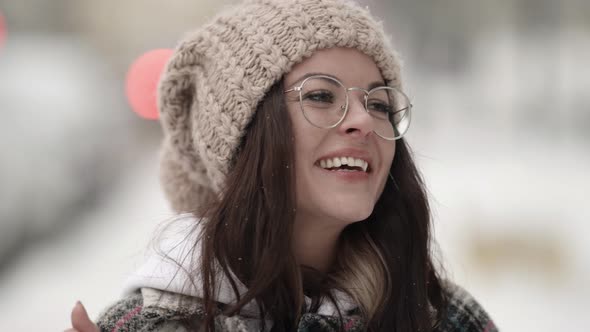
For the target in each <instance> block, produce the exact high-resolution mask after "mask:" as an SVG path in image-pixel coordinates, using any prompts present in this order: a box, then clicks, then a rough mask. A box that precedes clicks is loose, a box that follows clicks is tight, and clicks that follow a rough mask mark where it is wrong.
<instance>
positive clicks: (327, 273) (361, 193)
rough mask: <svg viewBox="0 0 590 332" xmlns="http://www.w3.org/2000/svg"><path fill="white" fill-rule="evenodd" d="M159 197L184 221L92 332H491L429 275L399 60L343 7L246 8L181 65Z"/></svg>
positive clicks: (196, 40)
mask: <svg viewBox="0 0 590 332" xmlns="http://www.w3.org/2000/svg"><path fill="white" fill-rule="evenodd" d="M159 109H160V112H161V120H162V124H163V128H164V132H165V140H164V144H163V154H162V169H161V171H162V174H161V175H162V183H163V186H164V190H165V192H166V194H167V197H168V198H169V200H170V202H171V204H172V206H173V208H174V209H175V210H176V211H178V212H179V213H182V214H180V215H179V217H178V218H177V219H176V220H175V221H173V222H172V223H171V226H170V228H169V229H168V230H166V231H165V232H163V236H162V242H161V245H160V247H159V249H158V250H157V252H155V253H153V254H152V256H151V257H150V258H149V259H148V261H147V263H146V265H145V266H144V267H142V268H141V269H140V270H139V271H138V272H137V273H135V274H134V275H133V276H132V277H131V278H130V280H129V282H128V284H127V286H126V294H127V295H126V297H124V298H123V299H122V300H120V301H119V302H117V303H116V304H114V305H113V306H112V307H110V308H108V309H107V310H105V311H104V312H103V314H102V315H101V317H100V318H99V319H98V322H97V325H98V326H97V325H94V324H93V323H92V322H91V321H90V320H89V319H88V317H87V315H86V314H85V311H84V309H83V307H82V306H81V305H76V307H75V308H74V311H73V314H72V316H73V317H72V320H73V327H74V328H75V329H76V330H78V331H82V332H86V331H98V330H99V328H100V331H201V330H205V331H261V330H262V331H495V330H496V328H495V326H494V324H493V323H492V321H491V320H490V319H489V317H488V316H487V314H486V313H485V312H484V311H483V309H482V308H481V307H480V306H479V305H478V304H477V302H475V300H473V299H472V298H471V297H470V296H469V294H467V293H466V292H465V291H463V290H462V289H460V288H459V287H457V286H455V285H453V284H452V283H450V282H448V281H443V280H442V279H441V278H440V277H439V276H438V274H437V271H436V270H435V268H434V266H433V263H432V259H431V253H430V246H429V241H430V228H429V222H430V214H429V209H428V203H427V199H426V195H425V190H424V187H423V184H422V180H421V178H420V176H419V174H418V171H417V170H416V168H415V166H414V163H413V161H412V158H411V154H410V152H409V149H408V146H407V145H406V143H405V141H404V139H403V138H402V136H403V134H404V133H405V132H406V130H407V129H408V125H409V120H410V110H411V104H410V102H409V100H408V98H407V96H406V95H405V94H404V93H403V92H402V84H401V77H400V67H399V62H398V59H397V56H396V54H395V52H394V51H393V49H392V48H391V46H390V44H389V42H388V40H387V39H386V37H385V36H384V33H383V31H382V29H381V27H380V25H379V24H378V23H376V22H375V21H374V19H373V18H372V17H371V16H370V15H369V14H368V12H367V11H365V10H363V9H361V8H359V7H358V6H356V5H355V4H353V3H351V2H346V1H342V0H293V1H284V0H251V1H246V2H244V3H243V4H241V5H239V6H236V7H234V8H233V9H231V10H228V11H227V12H225V13H223V14H221V15H220V16H218V17H216V18H215V19H214V20H213V21H212V22H211V23H210V24H208V25H206V26H204V27H203V28H202V29H200V30H199V31H197V32H196V33H195V34H194V35H191V36H189V37H188V38H186V39H185V40H184V41H183V42H182V43H181V44H180V45H179V46H178V48H177V49H176V51H175V54H174V56H173V58H172V59H171V60H170V62H169V63H168V65H167V69H166V72H165V73H164V75H163V78H162V80H161V83H160V90H159Z"/></svg>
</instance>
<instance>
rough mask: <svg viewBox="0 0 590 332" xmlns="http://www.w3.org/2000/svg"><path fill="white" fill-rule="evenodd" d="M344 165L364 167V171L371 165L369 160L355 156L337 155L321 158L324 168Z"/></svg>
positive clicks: (321, 164)
mask: <svg viewBox="0 0 590 332" xmlns="http://www.w3.org/2000/svg"><path fill="white" fill-rule="evenodd" d="M342 165H348V166H358V167H361V168H362V169H363V172H366V171H367V167H369V163H368V162H366V161H364V160H362V159H358V158H353V157H335V158H328V159H322V160H320V166H321V167H322V168H332V167H340V166H342Z"/></svg>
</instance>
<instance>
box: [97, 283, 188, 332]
mask: <svg viewBox="0 0 590 332" xmlns="http://www.w3.org/2000/svg"><path fill="white" fill-rule="evenodd" d="M188 301H189V300H188V299H187V298H183V297H179V296H178V295H177V294H171V293H167V292H163V291H158V290H155V289H150V288H143V289H142V290H141V292H136V293H133V294H129V295H127V296H126V297H124V298H122V299H120V300H119V301H117V302H115V303H114V304H112V305H111V306H109V307H108V308H106V309H105V310H103V312H102V313H101V314H100V315H99V317H98V319H97V322H96V323H97V325H98V327H99V328H100V331H101V332H119V331H141V332H152V331H154V332H187V329H186V328H185V327H184V322H185V321H186V320H187V319H189V318H190V319H191V321H192V322H194V323H198V317H199V314H200V306H197V305H196V304H195V303H194V301H191V302H190V303H189V302H188Z"/></svg>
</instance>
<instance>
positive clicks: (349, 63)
mask: <svg viewBox="0 0 590 332" xmlns="http://www.w3.org/2000/svg"><path fill="white" fill-rule="evenodd" d="M309 74H320V75H326V76H331V77H334V78H337V79H338V80H339V81H340V82H341V83H342V84H343V85H344V86H345V87H346V88H351V87H356V88H362V89H365V90H370V89H371V88H372V87H373V86H375V85H384V82H383V78H382V77H381V74H380V72H379V69H378V67H377V65H376V64H375V62H374V61H373V59H372V58H371V57H369V56H367V55H365V54H364V53H361V52H360V51H357V50H355V49H346V48H333V49H326V50H321V51H317V52H316V53H314V54H313V55H312V56H311V57H310V58H307V59H306V60H305V61H303V62H301V63H299V64H298V65H296V66H295V67H294V68H293V69H292V71H291V72H289V73H288V74H287V75H286V76H285V78H284V85H285V89H286V90H289V89H292V88H293V87H296V86H299V85H300V84H301V82H302V81H303V79H305V77H306V76H309ZM305 96H306V95H305V94H304V103H306V102H309V103H315V102H317V98H316V97H314V96H310V95H308V97H305ZM348 96H349V99H348V113H347V114H346V116H345V117H344V119H343V120H342V121H341V122H340V124H338V125H337V126H336V127H334V128H330V129H325V128H318V127H316V126H314V125H312V124H311V123H310V122H309V121H308V120H307V119H306V118H305V116H304V114H303V112H302V111H301V107H300V102H299V93H298V92H297V91H291V92H287V93H286V94H285V97H286V102H287V109H288V111H289V115H290V117H291V121H292V124H293V133H294V137H295V141H294V143H295V171H296V176H297V178H296V194H297V213H296V225H298V226H301V225H313V227H314V228H316V227H320V228H326V227H327V228H339V229H342V228H343V227H345V226H346V225H348V224H350V223H353V222H357V221H360V220H364V219H366V218H367V217H368V216H369V215H370V214H371V212H372V211H373V208H374V206H375V203H376V202H377V200H378V199H379V196H380V195H381V192H382V191H383V188H384V186H385V183H386V180H387V177H388V172H389V169H390V167H391V163H392V161H393V156H394V154H395V141H387V140H385V139H382V138H380V137H379V136H377V135H376V134H375V133H374V131H373V130H374V129H375V126H376V125H377V123H376V122H375V121H376V120H375V118H374V117H372V116H371V115H369V113H367V112H366V111H365V108H364V93H363V92H362V91H359V90H351V91H349V92H348ZM314 98H315V99H314ZM322 98H323V97H322ZM353 165H354V167H352V166H353ZM365 167H366V171H365V170H364V169H365Z"/></svg>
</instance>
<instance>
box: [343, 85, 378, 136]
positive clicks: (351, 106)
mask: <svg viewBox="0 0 590 332" xmlns="http://www.w3.org/2000/svg"><path fill="white" fill-rule="evenodd" d="M373 126H374V124H373V118H372V117H371V115H370V114H369V112H367V110H366V109H365V104H364V99H363V97H362V95H358V96H357V95H356V94H352V93H351V94H350V98H349V100H348V112H347V113H346V116H345V117H344V119H343V120H342V123H340V126H339V131H340V132H342V133H343V134H345V135H353V136H358V137H365V136H367V135H368V134H369V133H371V132H373V129H374V128H373Z"/></svg>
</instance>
